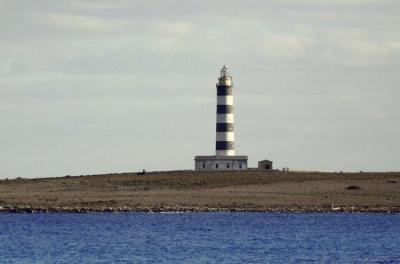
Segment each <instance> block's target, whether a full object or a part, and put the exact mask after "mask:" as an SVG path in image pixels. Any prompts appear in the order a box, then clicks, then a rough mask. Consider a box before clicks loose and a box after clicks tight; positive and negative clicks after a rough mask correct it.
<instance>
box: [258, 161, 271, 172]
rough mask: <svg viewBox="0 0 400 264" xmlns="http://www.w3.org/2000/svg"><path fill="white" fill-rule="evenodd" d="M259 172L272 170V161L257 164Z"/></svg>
mask: <svg viewBox="0 0 400 264" xmlns="http://www.w3.org/2000/svg"><path fill="white" fill-rule="evenodd" d="M258 169H259V170H272V161H270V160H261V161H259V162H258Z"/></svg>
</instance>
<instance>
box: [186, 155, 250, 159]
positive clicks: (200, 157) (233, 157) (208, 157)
mask: <svg viewBox="0 0 400 264" xmlns="http://www.w3.org/2000/svg"><path fill="white" fill-rule="evenodd" d="M247 159H248V158H247V156H216V155H212V156H195V157H194V160H247Z"/></svg>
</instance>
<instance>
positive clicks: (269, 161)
mask: <svg viewBox="0 0 400 264" xmlns="http://www.w3.org/2000/svg"><path fill="white" fill-rule="evenodd" d="M259 162H267V163H272V160H267V159H265V160H260V161H259Z"/></svg>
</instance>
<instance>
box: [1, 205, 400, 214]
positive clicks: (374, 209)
mask: <svg viewBox="0 0 400 264" xmlns="http://www.w3.org/2000/svg"><path fill="white" fill-rule="evenodd" d="M106 212H108V213H123V212H143V213H189V212H266V213H267V212H282V213H332V212H343V213H400V206H337V207H333V206H332V207H329V206H307V207H306V206H265V207H248V208H239V207H186V206H173V207H170V206H155V207H126V206H124V207H67V206H65V207H48V206H37V205H33V206H31V205H19V206H13V205H4V206H0V213H106Z"/></svg>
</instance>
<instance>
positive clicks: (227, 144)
mask: <svg viewBox="0 0 400 264" xmlns="http://www.w3.org/2000/svg"><path fill="white" fill-rule="evenodd" d="M215 148H216V150H232V149H234V142H233V141H216V142H215Z"/></svg>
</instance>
